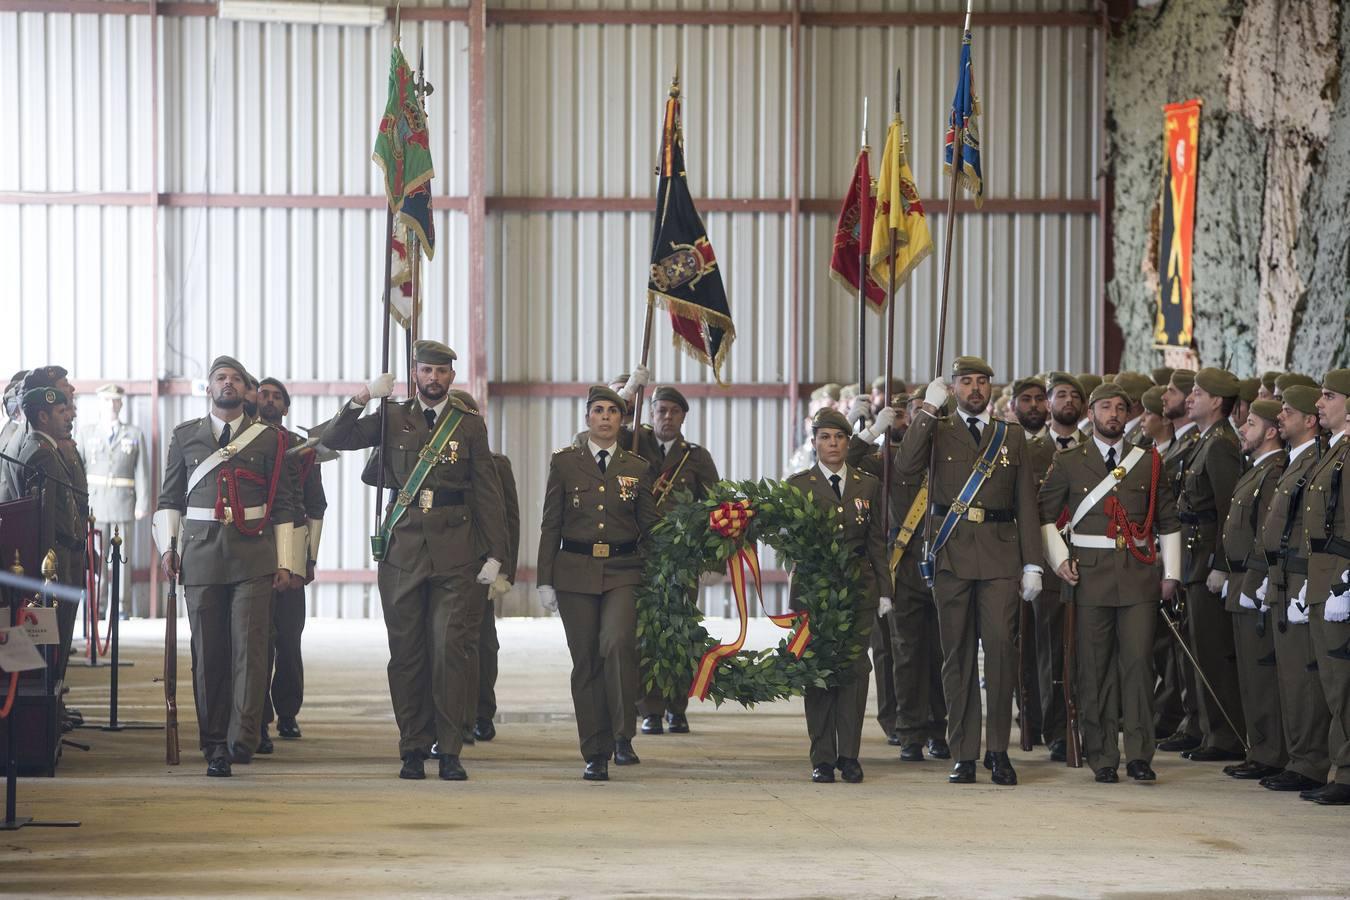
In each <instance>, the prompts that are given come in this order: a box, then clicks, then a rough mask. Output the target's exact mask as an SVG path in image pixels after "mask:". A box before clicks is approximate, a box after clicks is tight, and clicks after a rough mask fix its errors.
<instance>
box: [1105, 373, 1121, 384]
mask: <svg viewBox="0 0 1350 900" xmlns="http://www.w3.org/2000/svg"><path fill="white" fill-rule="evenodd" d="M1118 374H1119V373H1118V372H1107V373H1106V374H1105V375H1103V376H1102V381H1104V382H1106V383H1107V384H1115V383H1116V375H1118Z"/></svg>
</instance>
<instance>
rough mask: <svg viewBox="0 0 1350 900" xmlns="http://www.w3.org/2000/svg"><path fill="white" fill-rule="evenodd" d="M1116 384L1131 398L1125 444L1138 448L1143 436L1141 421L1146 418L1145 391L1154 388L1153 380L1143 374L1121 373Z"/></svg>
mask: <svg viewBox="0 0 1350 900" xmlns="http://www.w3.org/2000/svg"><path fill="white" fill-rule="evenodd" d="M1115 384H1116V386H1117V387H1119V388H1120V389H1121V390H1123V391H1124V392H1125V393H1126V395H1127V396H1128V397H1129V398H1130V419H1129V421H1128V422H1126V423H1125V442H1126V443H1127V444H1130V445H1131V446H1138V444H1139V440H1140V438H1141V437H1142V436H1143V430H1142V429H1141V428H1140V420H1141V419H1142V418H1143V416H1144V403H1143V399H1144V391H1147V390H1148V389H1149V388H1151V387H1153V379H1151V378H1149V377H1148V376H1147V375H1145V374H1143V373H1142V372H1121V373H1120V374H1119V375H1117V376H1116V380H1115Z"/></svg>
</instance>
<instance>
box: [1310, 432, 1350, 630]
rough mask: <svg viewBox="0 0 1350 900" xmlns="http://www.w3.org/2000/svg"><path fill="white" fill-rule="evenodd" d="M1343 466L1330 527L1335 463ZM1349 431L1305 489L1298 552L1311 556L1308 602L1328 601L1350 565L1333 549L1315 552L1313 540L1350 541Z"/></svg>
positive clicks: (1323, 461)
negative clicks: (1349, 514)
mask: <svg viewBox="0 0 1350 900" xmlns="http://www.w3.org/2000/svg"><path fill="white" fill-rule="evenodd" d="M1338 465H1339V466H1341V467H1342V471H1341V477H1340V485H1339V489H1340V490H1339V494H1340V495H1339V497H1337V498H1336V504H1335V505H1336V509H1335V511H1334V514H1333V515H1332V517H1331V527H1330V528H1328V527H1327V509H1328V508H1329V507H1330V506H1331V500H1332V495H1331V491H1332V482H1333V481H1334V480H1336V479H1335V473H1336V467H1337V466H1338ZM1346 469H1350V435H1346V436H1343V437H1342V438H1341V439H1340V440H1339V441H1337V442H1336V446H1334V447H1332V448H1331V449H1330V450H1328V451H1326V453H1325V454H1323V456H1322V459H1321V460H1319V461H1318V464H1317V466H1316V467H1315V468H1314V469H1313V471H1312V474H1311V475H1310V476H1309V478H1308V488H1307V490H1306V491H1304V493H1303V524H1304V526H1305V527H1304V539H1303V545H1302V547H1301V548H1300V549H1299V553H1300V554H1301V555H1302V556H1303V557H1304V558H1306V559H1307V560H1308V595H1307V600H1308V603H1310V604H1313V603H1326V602H1327V596H1328V595H1329V594H1330V593H1331V586H1332V585H1333V584H1340V583H1341V573H1342V572H1344V571H1345V570H1346V569H1347V568H1350V559H1346V558H1345V557H1343V556H1338V555H1336V554H1334V553H1325V552H1324V553H1313V552H1312V542H1313V541H1315V540H1316V541H1322V540H1325V539H1327V538H1340V539H1341V540H1343V541H1350V530H1347V529H1346V527H1345V512H1346V506H1347V505H1350V472H1346V471H1344V470H1346Z"/></svg>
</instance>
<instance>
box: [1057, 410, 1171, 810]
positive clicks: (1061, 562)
mask: <svg viewBox="0 0 1350 900" xmlns="http://www.w3.org/2000/svg"><path fill="white" fill-rule="evenodd" d="M1129 404H1130V398H1129V396H1128V395H1127V394H1126V393H1125V391H1124V389H1122V388H1121V387H1120V385H1115V384H1102V385H1101V386H1099V387H1098V388H1097V389H1096V390H1094V391H1093V392H1092V396H1091V398H1090V399H1089V402H1088V406H1089V412H1090V415H1091V418H1092V423H1093V438H1092V441H1091V442H1090V443H1085V444H1081V445H1079V446H1078V447H1075V448H1073V449H1071V450H1065V451H1062V452H1060V453H1058V454H1057V455H1056V456H1055V461H1054V464H1053V466H1051V468H1050V473H1049V475H1048V476H1047V477H1046V479H1045V483H1044V484H1043V485H1042V486H1041V491H1040V521H1041V534H1042V537H1043V540H1044V542H1045V557H1046V560H1047V561H1048V562H1049V564H1050V566H1051V567H1053V568H1054V570H1055V571H1056V573H1058V575H1059V577H1060V578H1062V579H1063V580H1064V581H1065V582H1067V583H1068V584H1070V585H1072V586H1073V599H1072V601H1071V602H1073V603H1075V604H1076V605H1077V629H1076V632H1075V635H1074V640H1075V644H1076V650H1077V655H1078V661H1079V665H1078V671H1077V673H1076V677H1077V678H1078V681H1079V684H1078V696H1079V697H1080V698H1081V701H1082V702H1081V709H1082V717H1081V722H1082V730H1083V755H1084V756H1085V757H1086V759H1087V762H1088V765H1089V766H1091V767H1092V771H1093V775H1094V777H1095V779H1096V781H1098V782H1100V783H1104V784H1114V783H1116V782H1117V781H1119V775H1118V774H1117V768H1118V767H1119V765H1120V746H1119V744H1118V743H1117V740H1116V735H1117V733H1119V732H1122V731H1123V733H1124V744H1125V756H1126V759H1127V762H1126V766H1125V771H1126V773H1127V774H1128V775H1129V776H1130V777H1131V778H1133V779H1134V780H1135V781H1154V780H1156V779H1157V775H1156V774H1155V773H1154V771H1153V768H1152V766H1151V763H1152V760H1153V749H1154V748H1153V738H1152V734H1151V730H1152V727H1153V708H1152V707H1153V666H1152V664H1151V655H1152V646H1153V628H1154V623H1155V620H1156V617H1157V613H1156V609H1157V606H1158V604H1159V602H1160V601H1167V600H1171V599H1172V597H1173V596H1174V595H1175V594H1176V592H1177V583H1178V579H1179V578H1180V576H1181V540H1180V537H1181V536H1180V533H1179V530H1178V529H1179V523H1178V521H1177V513H1176V503H1175V501H1174V500H1173V498H1172V492H1171V485H1170V484H1169V483H1168V481H1167V480H1166V479H1165V478H1162V477H1161V468H1162V460H1161V459H1160V458H1159V456H1158V454H1157V453H1156V451H1153V450H1144V449H1143V448H1141V447H1130V446H1129V445H1128V444H1126V443H1125V442H1124V440H1123V435H1124V426H1125V421H1126V419H1125V417H1126V416H1127V415H1128V410H1129V408H1130V406H1129ZM1066 510H1067V511H1068V514H1069V517H1068V526H1067V529H1066V533H1067V534H1068V541H1067V544H1066V542H1065V540H1064V538H1063V537H1061V535H1060V531H1059V529H1058V527H1057V522H1058V521H1059V519H1060V516H1061V514H1062V513H1063V512H1064V511H1066ZM1155 536H1156V537H1157V538H1158V540H1159V543H1160V545H1161V554H1159V551H1158V550H1157V549H1156V548H1155V545H1154V539H1155ZM1159 555H1161V566H1159V559H1158V557H1159Z"/></svg>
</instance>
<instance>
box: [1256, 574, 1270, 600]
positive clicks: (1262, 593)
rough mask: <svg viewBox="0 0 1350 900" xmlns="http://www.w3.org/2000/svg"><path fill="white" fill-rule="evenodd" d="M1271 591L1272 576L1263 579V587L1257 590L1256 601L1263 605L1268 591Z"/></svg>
mask: <svg viewBox="0 0 1350 900" xmlns="http://www.w3.org/2000/svg"><path fill="white" fill-rule="evenodd" d="M1268 590H1270V576H1269V575H1267V576H1266V577H1265V578H1262V579H1261V585H1260V587H1258V588H1257V589H1256V599H1257V600H1260V601H1261V602H1262V603H1265V602H1266V591H1268Z"/></svg>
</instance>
